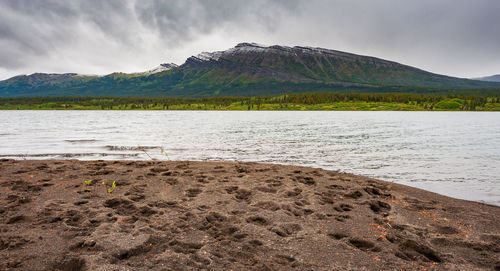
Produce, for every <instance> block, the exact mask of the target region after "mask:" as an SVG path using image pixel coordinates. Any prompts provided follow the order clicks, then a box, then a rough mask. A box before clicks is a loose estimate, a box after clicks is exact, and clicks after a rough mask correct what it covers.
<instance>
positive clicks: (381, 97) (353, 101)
mask: <svg viewBox="0 0 500 271" xmlns="http://www.w3.org/2000/svg"><path fill="white" fill-rule="evenodd" d="M0 109H1V110H332V111H334V110H373V111H382V110H384V111H385V110H390V111H448V110H449V111H500V97H498V96H497V97H478V96H468V95H421V94H400V93H386V94H368V93H359V94H358V93H304V94H289V95H281V96H264V97H207V98H137V97H38V98H0Z"/></svg>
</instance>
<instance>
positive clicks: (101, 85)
mask: <svg viewBox="0 0 500 271" xmlns="http://www.w3.org/2000/svg"><path fill="white" fill-rule="evenodd" d="M325 91H336V92H409V93H444V94H453V93H461V94H477V95H499V94H500V83H495V82H482V81H476V80H469V79H461V78H454V77H449V76H444V75H438V74H433V73H430V72H426V71H423V70H420V69H417V68H413V67H410V66H406V65H402V64H399V63H396V62H392V61H387V60H383V59H378V58H374V57H367V56H360V55H354V54H349V53H345V52H340V51H334V50H328V49H322V48H311V47H299V46H296V47H285V46H277V45H275V46H269V47H267V46H260V45H256V44H251V43H241V44H238V45H237V46H236V47H234V48H231V49H229V50H226V51H219V52H212V53H201V54H199V55H197V56H192V57H190V58H188V59H187V60H186V62H185V63H184V64H183V65H181V66H178V67H177V66H169V67H168V69H164V70H163V71H161V72H157V73H137V74H124V73H113V74H110V75H106V76H100V77H97V76H81V75H76V74H59V75H57V74H33V75H29V76H17V77H13V78H11V79H8V80H5V81H1V82H0V96H2V97H22V96H152V97H155V96H156V97H158V96H162V97H202V96H217V95H226V96H254V95H278V94H282V93H297V92H325Z"/></svg>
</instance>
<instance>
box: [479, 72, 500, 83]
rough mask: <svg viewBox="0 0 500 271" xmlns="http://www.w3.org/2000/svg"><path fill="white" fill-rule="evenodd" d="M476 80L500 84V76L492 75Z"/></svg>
mask: <svg viewBox="0 0 500 271" xmlns="http://www.w3.org/2000/svg"><path fill="white" fill-rule="evenodd" d="M475 80H479V81H487V82H500V74H495V75H492V76H485V77H480V78H475Z"/></svg>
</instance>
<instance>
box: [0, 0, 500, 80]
mask: <svg viewBox="0 0 500 271" xmlns="http://www.w3.org/2000/svg"><path fill="white" fill-rule="evenodd" d="M499 14H500V1H499V0H413V1H410V0H357V1H355V0H231V1H229V0H192V1H190V0H169V1H154V0H130V1H125V0H109V1H107V0H80V1H79V0H71V1H68V0H44V1H37V0H31V1H29V0H0V79H6V78H8V77H11V76H14V75H17V74H29V73H33V72H57V73H63V72H77V73H82V74H106V73H111V72H114V71H123V72H135V71H144V70H147V69H150V68H154V67H156V66H158V65H159V64H160V63H164V62H174V63H177V64H182V63H183V62H184V61H185V59H186V58H187V57H189V56H191V55H195V54H198V53H199V52H202V51H215V50H225V49H228V48H230V47H233V46H234V45H236V44H237V43H239V42H257V43H262V44H267V45H274V44H279V45H288V46H294V45H303V46H316V47H324V48H329V49H336V50H342V51H347V52H352V53H357V54H362V55H371V56H376V57H380V58H384V59H388V60H394V61H397V62H401V63H404V64H408V65H411V66H416V67H418V68H421V69H425V70H428V71H432V72H436V73H441V74H446V75H452V76H459V77H477V76H483V75H491V74H499V73H500V15H499Z"/></svg>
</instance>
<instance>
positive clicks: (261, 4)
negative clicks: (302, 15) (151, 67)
mask: <svg viewBox="0 0 500 271" xmlns="http://www.w3.org/2000/svg"><path fill="white" fill-rule="evenodd" d="M297 7H298V2H297V1H295V0H280V1H270V0H254V1H249V0H232V1H227V0H212V1H204V0H195V1H169V2H165V1H160V0H156V1H140V2H137V3H136V4H135V11H136V14H137V16H138V18H139V20H140V22H141V23H143V24H145V25H146V26H148V27H151V28H153V29H155V30H157V31H158V32H159V33H160V34H161V35H164V36H165V37H166V38H167V39H168V40H169V42H171V43H176V44H177V43H180V42H183V41H184V40H186V39H192V38H194V37H195V36H196V35H199V34H207V33H210V32H211V31H212V30H213V29H215V28H218V27H223V26H224V24H226V23H230V24H236V25H238V26H239V27H248V28H254V27H256V26H258V27H265V28H267V29H268V30H271V29H273V28H274V25H275V24H276V23H277V21H278V20H279V19H281V18H282V17H281V15H283V14H284V13H286V12H288V11H296V10H297Z"/></svg>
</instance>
